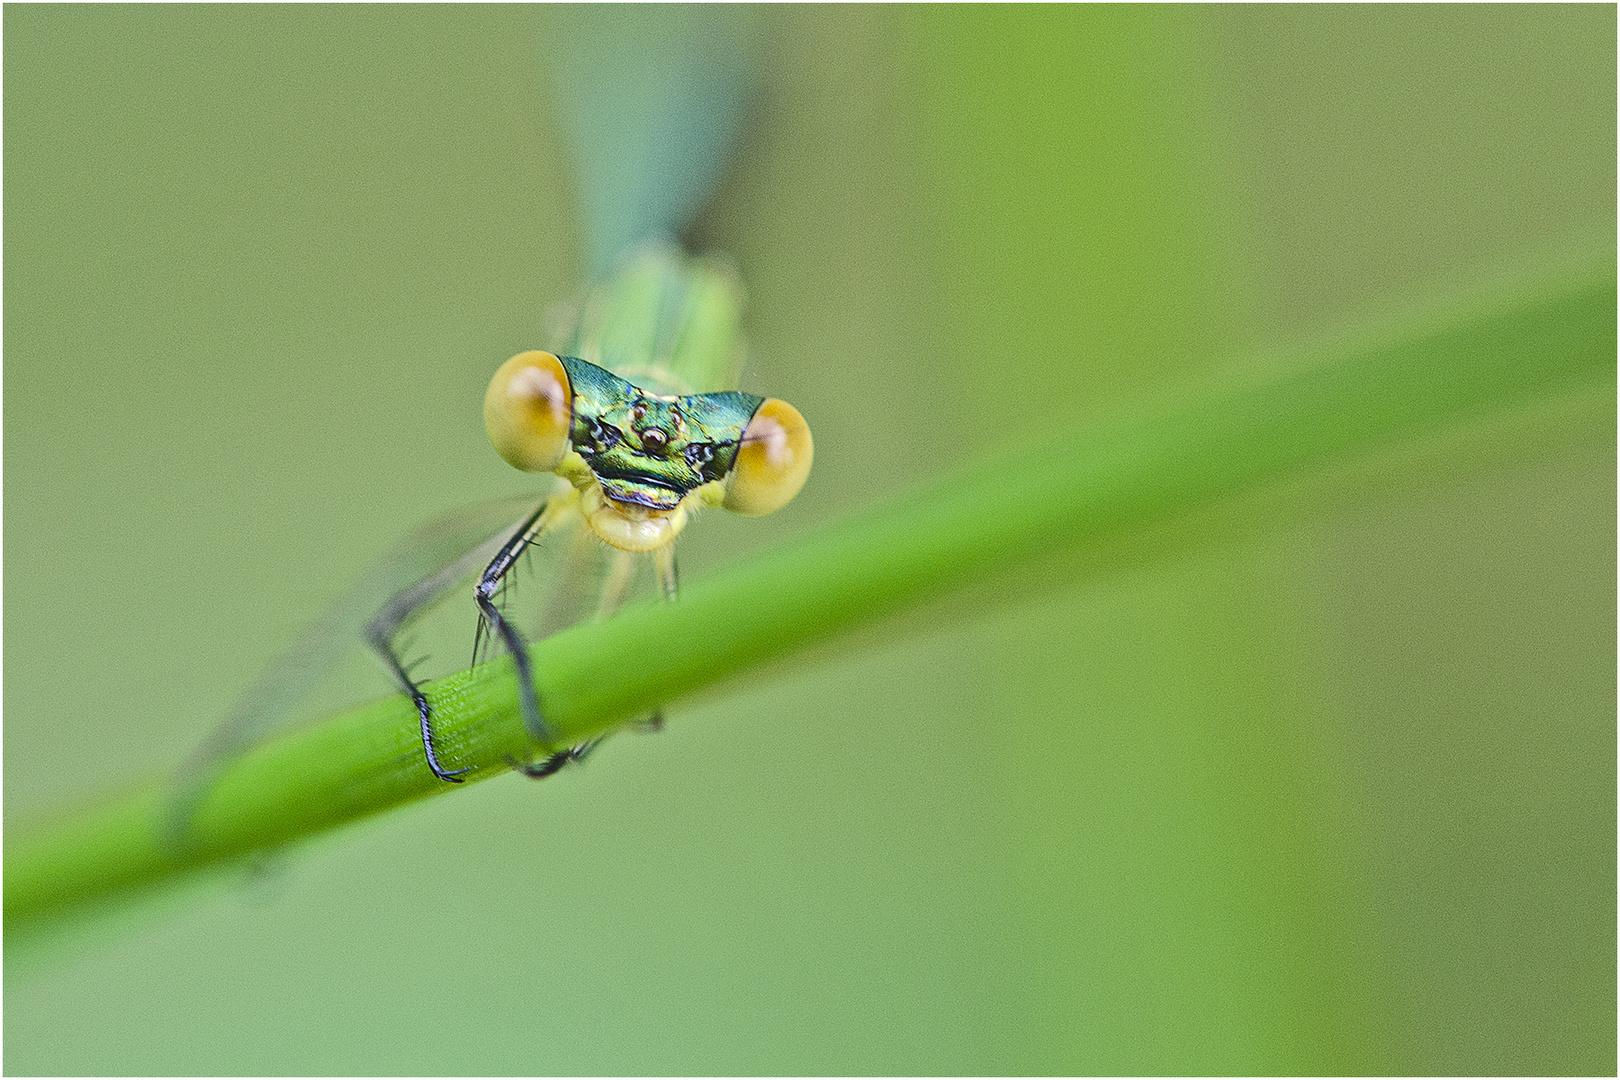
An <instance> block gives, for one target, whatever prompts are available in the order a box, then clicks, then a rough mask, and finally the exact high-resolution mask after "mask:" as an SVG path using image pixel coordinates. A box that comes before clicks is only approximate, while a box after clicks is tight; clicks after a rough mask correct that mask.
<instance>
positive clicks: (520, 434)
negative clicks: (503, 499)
mask: <svg viewBox="0 0 1620 1080" xmlns="http://www.w3.org/2000/svg"><path fill="white" fill-rule="evenodd" d="M573 420H574V391H573V388H572V387H571V386H570V385H569V382H568V372H567V371H566V370H564V369H563V366H562V361H561V360H558V359H557V358H556V357H555V356H553V355H551V354H550V353H548V352H538V351H535V352H521V353H518V354H517V355H516V356H514V357H512V359H510V360H508V361H507V362H506V363H504V364H502V365H501V367H500V370H499V371H497V372H495V377H494V378H493V379H491V380H490V381H489V390H488V392H486V393H485V394H484V429H485V430H486V431H488V432H489V443H490V445H491V446H493V447H494V448H495V452H496V453H497V454H499V455H501V457H503V458H505V459H506V461H507V463H508V464H510V465H512V466H514V467H516V468H519V469H522V470H523V471H524V472H550V471H551V470H552V469H555V468H556V467H557V464H558V463H559V462H560V461H562V459H563V455H564V454H566V453H567V452H568V445H569V442H568V433H569V429H570V428H571V427H572V425H573Z"/></svg>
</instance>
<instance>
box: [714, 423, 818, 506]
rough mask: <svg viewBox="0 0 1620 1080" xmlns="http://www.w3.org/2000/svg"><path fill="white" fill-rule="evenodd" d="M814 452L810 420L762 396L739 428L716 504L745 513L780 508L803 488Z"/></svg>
mask: <svg viewBox="0 0 1620 1080" xmlns="http://www.w3.org/2000/svg"><path fill="white" fill-rule="evenodd" d="M814 456H815V445H814V443H812V442H811V440H810V425H809V424H806V423H805V422H804V417H802V416H800V415H799V410H798V409H795V408H794V407H793V406H791V405H789V404H788V403H787V402H785V401H782V400H781V399H779V398H768V399H767V400H766V401H765V402H764V404H762V405H760V407H759V408H758V409H757V410H755V412H754V418H753V419H752V420H750V421H748V427H747V429H746V430H745V431H744V432H743V437H742V443H741V444H740V445H739V446H738V447H737V460H736V463H735V464H733V465H732V467H731V475H730V476H728V477H727V478H726V497H725V500H724V502H723V503H722V504H721V505H723V506H724V507H725V508H726V509H727V510H732V511H735V512H736V513H739V514H747V515H749V516H750V517H757V516H759V515H760V514H769V513H772V512H773V511H776V510H780V509H781V508H782V507H784V506H786V505H787V504H788V502H790V501H791V500H792V498H793V496H795V495H797V494H798V493H799V489H800V488H802V487H804V480H805V477H807V476H809V475H810V461H811V459H812V458H813V457H814Z"/></svg>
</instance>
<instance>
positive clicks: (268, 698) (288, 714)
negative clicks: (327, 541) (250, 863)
mask: <svg viewBox="0 0 1620 1080" xmlns="http://www.w3.org/2000/svg"><path fill="white" fill-rule="evenodd" d="M559 483H561V482H560V481H559ZM554 493H555V491H552V492H540V493H536V494H533V495H526V496H518V497H512V498H507V499H497V500H492V501H489V502H484V503H478V504H475V505H473V506H468V507H464V508H462V509H460V510H457V511H455V512H453V513H451V514H447V515H445V516H444V517H441V518H439V519H437V520H435V521H432V522H430V523H429V524H427V525H425V526H423V527H422V528H420V529H418V530H417V531H415V532H413V533H412V534H410V535H409V536H408V537H406V538H405V539H404V540H402V541H401V542H400V543H399V544H397V545H396V546H395V547H394V548H393V549H392V550H390V551H389V552H388V553H387V554H386V555H384V556H383V558H382V559H381V560H380V561H379V562H378V563H377V564H376V565H375V566H374V567H373V568H372V569H371V571H370V572H369V573H367V574H366V576H365V577H363V578H361V579H360V580H359V581H358V582H356V583H355V584H354V585H353V586H352V587H350V588H349V589H348V590H346V591H345V592H344V593H343V595H342V596H340V597H339V598H338V599H337V600H336V601H335V602H334V603H333V604H332V605H331V606H330V607H329V608H328V609H327V610H326V611H325V612H324V613H323V614H322V615H321V616H320V617H319V618H317V619H316V620H315V621H314V622H313V623H311V624H310V625H309V627H308V628H307V629H306V630H305V631H304V632H303V633H302V634H301V635H300V636H299V638H298V640H297V641H296V642H294V643H293V645H292V646H290V647H289V648H288V649H287V650H286V651H285V652H283V653H282V654H281V655H280V656H278V657H277V658H276V659H275V660H274V661H273V662H272V663H271V664H270V665H269V666H268V667H267V668H265V670H264V671H263V672H262V673H261V674H260V675H259V677H258V678H257V679H256V680H255V681H254V682H253V684H252V685H251V686H250V687H249V688H248V689H247V691H246V692H245V693H244V694H243V695H242V696H241V697H240V698H239V699H237V702H236V704H235V705H234V706H233V707H232V709H231V711H230V712H229V713H228V714H227V715H226V717H225V719H224V720H223V721H221V722H220V724H219V726H218V727H216V728H215V729H214V730H213V732H212V733H211V734H210V735H209V736H208V738H207V739H206V740H205V741H204V742H203V743H202V745H200V746H199V747H198V748H197V750H196V751H195V752H193V753H192V755H191V756H190V758H188V759H187V761H186V762H185V764H184V765H183V766H182V767H181V771H180V774H179V776H178V777H177V780H178V783H179V787H180V789H181V791H182V792H192V793H195V792H196V791H197V790H199V789H200V787H201V786H202V785H204V784H206V783H207V781H208V779H209V778H210V777H211V776H212V775H213V774H214V773H215V772H216V771H217V770H218V769H219V768H220V767H221V766H222V765H224V764H225V763H227V762H228V761H230V760H231V759H232V758H235V757H236V756H238V755H239V754H241V753H242V752H243V751H245V750H247V749H249V748H251V747H252V746H255V745H257V744H258V743H260V742H262V741H263V740H264V739H265V738H266V737H268V736H269V735H271V734H273V733H274V732H276V731H278V730H280V729H281V728H283V727H285V726H286V725H287V724H288V723H290V722H291V721H292V720H293V719H296V718H297V717H298V715H299V714H298V712H297V706H298V704H299V702H300V701H301V700H302V699H303V698H304V697H305V695H306V694H307V693H308V692H309V691H310V689H311V688H312V687H314V686H315V685H316V684H317V683H319V682H320V681H321V680H322V679H323V678H324V677H325V676H326V674H327V673H328V672H330V671H331V670H332V669H333V668H334V667H336V666H337V665H338V663H339V662H340V661H341V660H343V659H344V658H345V657H346V656H347V655H348V654H349V653H350V652H351V651H352V650H354V649H355V648H356V647H363V645H364V630H365V628H366V626H367V624H368V623H371V622H373V621H374V620H376V619H379V618H392V619H393V620H394V622H395V626H396V628H397V627H398V626H403V625H405V624H407V623H409V622H410V621H412V620H413V619H414V618H415V617H417V616H418V615H420V614H421V613H422V611H424V610H427V609H428V608H430V607H432V606H433V604H434V603H435V602H436V601H437V600H438V599H442V598H443V597H444V596H445V595H447V594H453V593H454V591H455V589H454V587H455V586H456V585H457V584H459V583H460V582H462V581H463V580H465V579H468V578H470V577H472V576H473V575H474V574H476V573H477V572H478V571H479V570H481V569H483V566H484V564H485V563H487V562H488V561H489V559H490V558H491V557H492V556H493V554H494V552H495V551H496V549H497V548H499V547H500V545H501V544H502V543H503V542H504V541H505V540H506V538H507V537H508V536H509V535H510V534H511V532H512V531H513V530H514V529H515V528H516V527H517V525H518V524H519V523H520V522H521V521H522V520H523V519H524V518H525V517H527V516H528V514H530V513H532V512H533V511H534V509H535V508H536V507H537V506H539V505H540V504H541V503H543V502H545V501H546V500H547V499H548V498H550V497H551V496H552V494H554ZM469 608H470V605H469Z"/></svg>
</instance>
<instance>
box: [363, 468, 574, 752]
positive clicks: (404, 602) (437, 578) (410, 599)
mask: <svg viewBox="0 0 1620 1080" xmlns="http://www.w3.org/2000/svg"><path fill="white" fill-rule="evenodd" d="M550 505H551V502H550V501H549V500H548V501H547V503H545V504H544V505H542V506H541V507H540V508H539V509H537V510H536V511H535V512H534V513H533V514H531V515H529V517H528V518H526V519H525V520H524V522H523V524H522V525H520V526H519V527H518V530H517V533H516V537H524V536H532V534H533V533H535V532H536V531H537V530H538V529H539V528H541V527H543V526H542V522H543V521H544V520H545V519H546V511H547V509H548V508H549V507H550ZM516 537H514V539H516ZM512 544H513V540H508V541H507V542H506V543H505V544H504V545H503V546H502V548H501V551H506V550H507V549H508V548H510V547H511V546H512ZM520 550H521V549H520ZM474 558H476V559H477V562H471V560H473V559H474ZM482 561H483V558H482V556H479V555H478V554H477V552H476V550H475V551H473V552H469V553H468V554H467V555H465V556H463V557H462V558H460V559H457V560H456V561H455V562H453V563H451V564H450V565H449V566H446V567H445V568H444V569H442V570H440V571H439V572H438V573H435V574H432V575H430V576H429V577H426V578H423V579H422V580H420V581H418V582H416V583H415V584H413V585H411V586H410V587H409V588H406V589H404V590H402V591H400V592H398V593H395V594H394V595H393V596H392V597H390V598H389V600H388V602H387V603H386V604H384V605H383V607H382V610H380V611H378V612H377V614H375V615H373V616H372V617H371V619H370V620H369V621H368V622H367V623H366V627H365V638H366V642H367V643H368V644H369V645H370V646H371V648H372V649H373V650H374V651H375V652H376V653H377V655H378V656H379V657H381V658H382V661H383V664H384V665H385V666H386V667H387V668H388V670H389V673H390V674H392V675H393V677H394V681H395V682H396V683H398V684H399V687H400V689H402V690H404V691H405V693H406V694H407V695H409V696H410V699H411V701H412V703H413V704H415V705H416V715H417V717H418V720H419V722H420V725H421V732H422V753H423V755H424V756H425V757H426V758H427V763H428V768H430V769H432V770H433V775H434V776H437V777H438V778H439V779H440V780H446V781H449V782H450V783H454V784H459V783H461V782H462V781H461V775H462V774H463V773H466V772H469V771H470V769H465V768H463V769H447V768H445V767H444V765H443V763H442V762H440V761H439V754H438V747H437V746H436V745H435V742H434V737H433V709H432V706H431V705H429V704H428V699H427V695H425V694H423V693H422V688H421V686H420V685H419V684H418V683H417V682H416V680H415V679H414V678H413V677H412V676H411V673H410V670H409V668H408V667H407V666H406V664H405V663H404V662H403V661H402V660H401V659H400V655H399V650H398V649H397V648H396V644H395V639H396V638H397V637H398V635H399V632H400V630H401V629H402V628H403V627H404V626H405V625H406V624H407V623H408V622H410V621H411V619H412V618H414V617H415V616H416V615H417V614H419V613H420V612H421V611H422V610H423V609H424V608H426V607H428V606H429V605H431V604H432V603H433V602H434V601H436V600H438V599H439V598H440V597H441V596H443V595H444V594H445V593H446V592H448V591H449V590H451V589H453V588H454V587H455V586H456V585H458V584H459V583H460V582H462V581H464V580H465V579H466V577H467V575H468V574H469V573H470V572H471V571H472V568H473V567H475V566H476V565H477V563H478V562H482ZM469 563H470V565H469Z"/></svg>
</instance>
